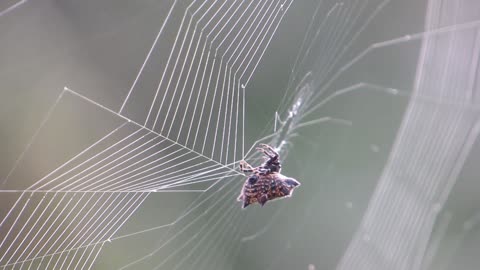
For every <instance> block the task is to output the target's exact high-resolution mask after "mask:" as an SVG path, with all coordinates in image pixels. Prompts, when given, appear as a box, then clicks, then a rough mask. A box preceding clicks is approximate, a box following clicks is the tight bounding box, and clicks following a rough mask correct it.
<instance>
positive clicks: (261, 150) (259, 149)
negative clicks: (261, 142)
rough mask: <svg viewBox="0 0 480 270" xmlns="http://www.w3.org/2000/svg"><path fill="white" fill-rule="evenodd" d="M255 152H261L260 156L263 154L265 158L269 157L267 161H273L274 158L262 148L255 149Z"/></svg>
mask: <svg viewBox="0 0 480 270" xmlns="http://www.w3.org/2000/svg"><path fill="white" fill-rule="evenodd" d="M256 149H257V151H259V152H261V153H262V154H264V155H265V156H267V157H269V159H275V158H276V156H275V155H274V154H272V153H270V152H268V151H267V150H265V149H264V148H261V147H257V148H256Z"/></svg>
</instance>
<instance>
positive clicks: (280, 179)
mask: <svg viewBox="0 0 480 270" xmlns="http://www.w3.org/2000/svg"><path fill="white" fill-rule="evenodd" d="M252 178H255V179H256V180H255V181H251V179H252ZM298 185H299V183H298V182H297V181H296V180H294V179H292V178H287V177H286V176H284V175H282V174H280V173H270V174H266V175H262V174H253V175H251V176H250V177H249V178H248V180H247V181H246V182H245V185H244V186H243V191H242V194H241V195H240V197H239V198H238V200H240V201H243V202H244V206H243V207H247V206H248V205H250V204H253V203H256V202H258V203H260V204H261V205H264V204H265V203H266V202H267V201H270V200H274V199H278V198H283V197H289V196H290V195H291V194H292V191H293V189H294V188H295V187H296V186H298Z"/></svg>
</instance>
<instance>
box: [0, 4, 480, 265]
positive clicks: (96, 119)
mask: <svg viewBox="0 0 480 270" xmlns="http://www.w3.org/2000/svg"><path fill="white" fill-rule="evenodd" d="M11 2H12V3H13V2H14V1H11ZM334 3H335V2H333V1H331V2H328V1H325V3H323V5H322V9H323V12H325V11H326V10H328V9H329V8H331V7H332V6H333V5H334ZM380 3H381V2H380V1H370V3H369V4H368V5H367V8H366V9H365V10H363V11H362V12H361V13H360V14H358V16H359V22H365V21H366V20H367V19H368V18H369V16H370V15H372V14H373V13H374V11H375V9H376V8H377V7H378V6H379V5H380ZM171 4H172V1H152V0H140V1H112V0H101V1H98V0H87V1H73V0H38V1H28V2H26V3H24V4H22V5H20V6H19V7H18V8H16V9H15V10H13V11H11V12H9V13H8V14H5V15H4V16H2V17H0V34H1V37H2V38H1V44H2V46H0V59H2V60H1V64H0V81H1V89H2V90H1V91H0V125H1V127H2V128H1V129H0V141H1V143H0V147H1V152H2V153H3V154H2V155H1V156H0V176H1V177H4V176H6V175H7V174H8V173H9V171H10V169H11V168H12V166H13V164H14V163H15V160H16V159H17V157H18V156H19V155H20V154H21V152H22V151H23V149H24V148H25V146H27V144H28V141H29V139H30V138H31V136H32V134H34V132H35V130H36V128H37V127H38V125H39V124H40V123H41V121H42V118H43V117H44V115H45V113H46V112H47V111H48V109H49V108H51V106H52V104H53V103H54V102H55V99H56V98H57V96H58V95H59V93H60V92H61V91H62V89H63V87H64V86H68V87H69V88H70V89H73V90H74V91H76V92H78V93H80V94H82V95H84V96H86V97H88V98H90V99H92V100H94V101H96V102H98V103H100V104H102V105H104V106H106V107H107V108H111V109H113V110H118V109H119V108H120V106H121V104H122V102H123V99H124V98H125V96H126V95H127V92H128V89H129V87H130V85H131V83H132V82H133V80H134V79H135V75H136V73H137V72H138V68H139V67H140V66H141V64H142V62H143V60H144V58H145V55H146V53H147V52H148V49H149V48H150V46H151V44H152V42H153V40H154V38H155V35H156V33H157V32H158V29H159V27H160V26H161V24H162V22H163V20H164V18H165V16H166V13H167V12H168V8H169V7H170V6H171ZM188 4H189V3H187V1H180V4H179V5H180V6H181V7H182V6H183V9H184V8H185V7H186V6H188ZM426 4H427V3H426V1H416V0H393V1H391V2H390V3H389V4H387V5H386V6H385V7H384V8H383V9H382V10H381V11H380V12H379V13H378V14H377V16H375V18H374V19H373V20H372V21H371V22H370V23H369V24H368V25H367V27H366V28H365V29H364V30H363V31H361V32H360V30H361V29H360V27H361V25H362V24H361V23H359V24H358V25H356V26H355V27H354V28H353V29H352V31H351V32H350V33H349V36H350V37H353V36H355V34H356V33H359V36H358V38H357V39H355V41H354V42H353V44H352V46H351V47H350V48H349V49H348V51H347V53H346V54H345V55H344V56H343V57H341V58H338V61H339V62H338V63H339V64H338V65H337V66H335V67H336V68H338V67H341V66H342V65H343V64H346V63H348V61H349V59H352V58H353V57H355V56H356V55H358V54H360V53H361V52H362V51H364V50H365V49H366V48H368V47H369V46H370V45H372V44H375V43H377V42H381V41H386V40H389V39H394V38H397V37H402V36H404V35H406V34H412V33H417V32H422V31H423V25H424V19H425V18H424V17H425V8H426ZM10 5H11V3H6V4H3V3H2V4H1V5H0V9H4V8H6V7H8V6H10ZM317 5H318V1H311V0H308V1H298V0H297V1H293V4H292V5H291V7H290V9H289V10H288V12H287V13H286V15H285V17H284V19H283V21H282V22H281V24H280V27H279V28H278V31H277V32H276V34H275V36H274V37H273V39H272V41H271V43H270V45H269V47H268V49H267V50H266V53H265V55H264V57H263V59H262V61H261V62H260V64H259V65H258V67H257V69H256V72H255V73H254V76H253V78H252V81H251V82H250V83H249V85H248V87H247V89H246V118H245V121H246V130H245V132H246V133H245V141H246V145H247V148H249V147H250V146H251V145H252V144H253V143H254V142H255V141H256V140H257V139H258V138H261V137H262V136H265V135H268V134H270V133H271V132H273V123H274V122H273V121H274V117H275V112H277V111H279V112H280V113H282V114H281V117H282V118H284V117H285V116H286V111H285V110H283V111H282V110H280V109H279V108H284V109H285V108H289V107H290V106H291V104H290V103H288V102H289V101H288V102H285V101H282V97H283V95H284V94H285V93H288V91H292V89H291V88H290V89H288V88H287V87H288V82H289V78H290V75H291V71H292V68H293V63H294V61H295V58H296V57H297V54H298V53H300V54H301V53H302V51H299V48H300V46H301V42H302V40H303V38H304V36H305V35H306V31H307V27H308V25H309V22H310V20H311V19H312V16H313V13H314V11H315V8H316V7H317ZM355 15H357V14H355ZM180 19H181V17H178V16H177V17H176V16H173V17H172V19H171V20H173V21H175V22H179V21H180ZM352 19H353V17H350V18H349V17H343V18H336V19H335V20H334V22H335V23H336V24H338V25H337V26H335V27H332V28H331V29H333V30H335V29H337V31H341V30H342V29H343V28H342V24H343V23H346V22H348V20H352ZM332 33H333V34H331V35H325V36H320V39H322V38H326V39H327V38H334V36H335V35H334V34H335V32H332ZM174 34H175V28H173V27H172V28H171V29H168V30H167V32H166V34H165V35H164V36H163V37H162V39H161V40H160V44H162V42H164V43H169V42H172V40H171V39H172V38H173V37H174ZM337 35H338V33H337ZM163 39H164V40H163ZM344 45H345V44H333V46H344ZM419 48H420V41H418V40H416V41H411V42H403V43H399V44H395V45H393V46H388V47H385V48H381V49H379V50H374V51H373V52H371V53H369V54H368V55H367V56H366V57H364V58H363V59H362V60H361V61H359V62H357V63H356V64H355V65H354V66H352V67H351V68H350V69H349V70H347V71H346V72H345V73H343V74H342V76H341V77H339V79H338V80H336V81H335V83H334V84H332V86H331V87H329V89H328V91H327V92H326V95H325V96H328V95H329V94H332V93H335V92H336V91H337V90H338V89H342V88H344V87H347V86H350V85H354V84H357V83H361V82H363V83H372V84H378V85H382V86H386V87H390V88H393V89H400V90H401V93H402V94H401V95H391V94H388V93H385V92H381V91H374V90H369V89H363V90H359V91H355V92H352V93H350V94H347V95H342V96H339V97H337V98H335V99H333V100H332V101H331V102H328V103H327V104H326V105H325V106H324V107H322V108H321V109H319V110H316V111H315V113H314V115H311V116H310V118H309V120H312V119H317V118H321V117H327V116H328V117H334V118H340V119H345V120H348V121H350V122H351V123H352V125H351V126H346V125H340V124H336V123H332V122H324V123H321V124H316V125H311V126H308V127H305V128H301V129H298V130H296V134H295V136H292V137H290V138H289V141H288V145H287V149H288V157H287V158H285V159H284V165H283V170H284V171H283V172H284V173H285V174H287V175H289V176H292V177H295V178H296V179H298V180H299V181H300V182H301V183H302V186H301V187H300V188H298V189H297V190H296V191H295V194H294V196H293V197H292V198H290V199H288V200H281V201H278V202H272V203H268V204H267V205H266V206H265V207H263V208H260V207H258V206H253V207H249V208H247V209H246V210H243V211H242V210H240V209H236V210H233V211H236V213H235V214H234V218H219V217H218V216H221V214H220V215H218V213H221V212H222V211H225V209H227V208H226V207H227V206H230V204H237V202H236V201H235V199H236V197H237V193H238V192H239V190H240V189H239V188H240V185H241V183H242V181H243V179H242V178H235V181H237V182H238V184H235V185H237V187H234V188H233V190H235V192H234V193H233V195H229V196H226V197H225V198H223V197H222V199H221V200H222V201H221V204H220V205H221V206H222V207H218V209H217V208H215V209H213V210H212V211H211V212H210V213H208V214H207V215H205V217H204V218H205V222H207V221H208V220H209V217H210V218H214V219H219V223H218V224H220V225H219V227H218V229H215V230H214V231H213V232H212V233H211V235H209V236H208V237H206V238H201V235H200V236H198V235H197V236H192V235H195V232H196V231H200V228H201V227H200V226H201V224H203V223H199V225H197V224H194V227H192V228H189V231H191V232H185V233H183V232H182V230H181V229H182V227H181V224H179V226H178V228H177V227H175V228H173V229H172V230H156V231H153V232H149V233H145V234H140V235H138V236H135V237H131V238H123V239H120V240H116V241H113V242H112V243H108V244H107V245H106V246H105V247H104V250H103V251H102V253H101V254H100V256H99V257H98V259H97V262H96V264H95V265H94V269H118V268H119V267H121V266H123V265H125V264H127V263H130V262H133V261H135V260H136V259H138V258H140V257H142V256H144V255H146V254H148V253H149V252H151V251H152V250H154V249H156V248H159V247H162V243H164V241H165V239H169V236H172V235H173V236H175V235H176V233H179V236H178V237H174V238H173V239H174V241H173V242H170V243H169V244H168V245H167V246H165V248H162V249H161V250H160V251H159V252H158V253H156V254H155V256H152V258H148V259H147V260H145V261H144V262H142V263H140V264H137V265H134V266H132V268H130V269H152V268H154V267H155V266H158V265H160V263H164V262H165V260H167V259H168V261H167V262H166V263H165V264H162V265H161V267H162V268H161V269H174V268H175V267H178V269H264V270H266V269H272V270H273V269H275V270H277V269H278V270H280V269H334V268H335V267H336V265H337V264H338V261H339V260H340V258H341V257H342V255H343V253H344V251H345V249H346V247H347V246H348V244H349V241H350V240H351V238H352V235H353V234H354V232H355V230H356V228H357V227H358V225H359V223H360V220H361V218H362V216H363V214H364V211H365V209H366V207H367V204H368V202H369V198H370V196H371V194H372V192H373V190H374V187H375V185H376V183H377V181H378V179H379V176H380V174H381V172H382V169H383V166H384V164H385V162H386V159H387V157H388V155H389V151H390V148H391V146H392V143H393V142H394V140H395V137H396V132H397V129H398V127H399V125H400V122H401V119H402V115H403V113H404V111H405V107H406V105H407V103H408V99H409V92H410V91H411V89H412V86H413V80H414V78H415V72H416V64H417V60H418V51H419ZM317 49H318V51H315V52H314V53H312V54H313V55H321V54H322V53H323V52H324V51H322V49H321V48H317ZM161 50H162V51H161V52H160V54H161V53H162V52H163V53H166V52H168V46H165V48H162V49H161ZM325 52H327V51H326V50H325ZM310 64H311V63H310ZM319 67H323V66H322V65H321V64H320V66H315V65H314V64H312V65H308V64H305V66H302V67H300V73H305V72H307V71H308V70H310V69H315V68H319ZM159 73H160V72H159ZM314 80H315V79H314ZM137 91H141V90H137ZM320 100H321V99H319V101H320ZM282 102H283V103H282ZM133 106H134V107H137V106H138V108H137V109H138V110H139V111H141V110H142V109H143V107H145V106H146V105H145V104H140V103H138V104H137V103H136V104H134V105H133ZM135 110H136V109H135V108H133V109H132V111H135ZM132 117H135V116H134V115H133V116H132ZM120 122H121V119H119V118H118V117H113V116H112V115H111V114H109V113H106V112H105V111H104V110H102V109H100V108H98V107H96V106H93V105H92V104H89V103H86V102H84V101H80V100H78V99H77V98H75V97H74V96H71V95H65V96H64V97H62V100H61V102H60V103H59V105H58V107H57V108H56V109H55V112H54V114H53V116H52V118H51V119H50V120H49V121H48V122H47V124H46V126H45V128H43V129H42V132H41V133H40V134H39V137H38V138H37V139H36V140H35V142H34V144H33V145H32V147H31V149H30V150H29V151H28V152H27V154H26V156H25V160H23V161H22V162H21V163H20V165H19V167H18V169H17V170H16V171H15V172H14V174H13V175H12V177H11V179H10V180H9V182H8V183H7V185H5V186H4V187H3V189H24V188H26V187H27V186H28V185H30V184H31V183H32V182H33V181H34V180H35V179H38V178H39V176H42V175H45V174H46V173H48V172H49V171H51V170H52V169H53V168H55V167H57V166H58V165H60V164H62V163H63V162H65V161H66V160H67V159H68V158H69V157H71V156H72V155H74V154H75V153H78V152H79V151H80V150H81V149H83V148H85V147H86V146H88V145H89V144H91V143H92V142H94V141H96V140H98V138H99V137H101V136H102V134H106V133H107V132H108V131H109V130H112V129H113V128H114V127H117V126H118V125H119V123H120ZM472 155H473V154H472ZM470 167H475V166H474V165H471V166H470ZM467 169H468V168H467ZM470 170H472V171H474V172H469V171H466V172H465V174H466V175H465V176H462V179H464V178H465V179H467V180H463V181H461V180H462V179H461V180H460V181H459V183H460V184H458V185H457V186H456V189H455V190H454V193H453V194H452V199H451V202H450V204H451V205H452V207H453V209H454V211H453V213H454V217H456V218H457V216H458V220H457V221H458V222H457V223H458V226H460V227H461V224H462V222H463V220H465V219H466V218H467V217H468V216H470V215H471V214H472V213H474V212H475V208H474V207H472V206H471V205H472V204H473V203H474V202H468V203H465V202H464V200H462V198H465V196H463V193H462V192H466V190H470V192H471V193H470V194H469V196H468V197H469V198H471V197H474V194H472V193H473V192H472V191H471V190H472V188H474V187H476V185H475V184H472V183H471V182H473V181H469V179H472V178H474V177H475V175H477V174H476V171H475V168H473V169H470ZM230 180H232V179H226V180H225V181H230ZM462 183H464V184H462ZM459 185H465V186H459ZM237 190H238V192H237ZM221 195H222V193H217V194H216V195H215V196H218V197H219V199H220V197H221ZM197 196H198V194H185V193H175V194H171V193H169V194H167V193H158V194H152V195H151V196H150V197H149V199H148V200H147V201H146V202H145V204H144V205H142V207H141V208H139V210H138V212H137V213H136V214H135V216H134V217H133V218H132V221H131V222H130V221H129V222H128V223H127V224H126V225H125V227H124V228H122V229H121V230H120V232H119V234H120V235H123V234H129V233H134V232H136V231H141V230H144V229H148V228H153V227H156V226H160V225H162V224H168V223H169V222H172V221H173V220H174V219H175V218H177V217H178V216H179V215H181V214H182V213H183V211H184V210H185V208H186V207H187V206H188V205H189V204H190V203H191V202H192V201H193V200H194V199H196V198H198V197H197ZM16 197H18V194H15V193H13V194H10V193H2V194H1V197H0V206H1V209H0V210H1V212H0V216H1V217H3V216H5V215H6V213H7V212H8V210H9V209H10V207H11V206H12V204H13V203H14V201H15V199H16ZM456 198H458V199H456ZM238 208H240V205H238ZM199 215H200V214H196V213H195V214H193V215H192V216H191V219H195V218H196V217H198V216H199ZM217 215H218V216H217ZM191 219H190V218H189V219H187V220H186V221H185V222H188V221H189V220H191ZM454 220H455V218H454ZM453 224H454V225H455V224H456V223H453ZM454 225H452V226H453V227H452V228H453V229H451V230H452V234H451V235H448V236H447V238H446V240H445V246H446V247H448V246H449V244H450V242H449V238H448V237H451V238H452V239H454V238H455V237H454V235H455V233H456V231H458V229H455V228H459V227H458V226H457V227H455V226H454ZM195 226H198V227H195ZM460 230H461V229H460ZM229 231H232V233H229ZM165 237H166V238H165ZM192 237H195V238H194V240H193V242H197V241H201V242H200V245H199V248H198V249H195V250H193V251H191V254H190V253H189V252H190V250H189V249H182V246H183V244H184V243H186V242H187V241H188V240H189V239H192ZM197 237H198V238H197ZM197 239H198V240H197ZM162 241H163V242H162ZM452 241H453V240H452ZM202 246H204V247H205V248H202ZM476 247H477V249H476V250H478V246H476ZM469 250H470V249H469ZM462 254H463V253H462ZM169 256H172V257H169ZM187 256H188V257H187ZM465 256H467V257H468V256H470V257H468V258H469V260H465V261H464V262H465V265H464V267H465V268H456V267H454V266H452V267H451V268H448V269H475V268H469V267H470V266H471V267H473V266H472V265H475V263H476V260H475V253H474V252H472V254H467V255H465ZM184 258H188V259H185V261H183V260H182V259H184ZM456 266H458V264H457V265H456ZM309 267H310V268H309ZM312 267H314V268H312Z"/></svg>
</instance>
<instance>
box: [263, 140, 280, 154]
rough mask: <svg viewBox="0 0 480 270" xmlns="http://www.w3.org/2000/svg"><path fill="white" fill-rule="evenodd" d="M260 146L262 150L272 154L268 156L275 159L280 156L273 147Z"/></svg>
mask: <svg viewBox="0 0 480 270" xmlns="http://www.w3.org/2000/svg"><path fill="white" fill-rule="evenodd" d="M260 146H261V147H262V149H264V151H265V152H268V153H269V154H270V155H268V156H270V157H271V156H274V157H278V156H279V154H278V152H277V151H276V150H275V149H274V148H273V147H271V146H270V145H268V144H264V143H261V144H260Z"/></svg>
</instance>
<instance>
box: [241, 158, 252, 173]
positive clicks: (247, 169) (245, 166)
mask: <svg viewBox="0 0 480 270" xmlns="http://www.w3.org/2000/svg"><path fill="white" fill-rule="evenodd" d="M240 170H241V171H242V172H248V173H251V172H254V171H255V169H254V168H253V167H252V166H251V165H250V164H248V163H247V162H246V161H245V160H242V161H240Z"/></svg>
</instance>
